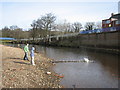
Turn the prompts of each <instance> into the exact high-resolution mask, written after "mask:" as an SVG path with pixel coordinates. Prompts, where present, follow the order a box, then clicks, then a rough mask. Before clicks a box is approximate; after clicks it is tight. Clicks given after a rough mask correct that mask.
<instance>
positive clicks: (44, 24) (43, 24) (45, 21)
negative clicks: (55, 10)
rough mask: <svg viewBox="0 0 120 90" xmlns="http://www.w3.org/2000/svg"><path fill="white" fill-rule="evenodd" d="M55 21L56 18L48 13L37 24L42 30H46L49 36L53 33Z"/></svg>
mask: <svg viewBox="0 0 120 90" xmlns="http://www.w3.org/2000/svg"><path fill="white" fill-rule="evenodd" d="M55 20H56V16H54V15H53V14H52V13H48V14H46V15H44V16H42V17H41V18H40V19H38V20H37V24H38V27H39V28H40V29H41V30H46V31H47V32H46V33H47V34H46V35H48V32H49V31H51V29H52V27H53V24H54V22H55Z"/></svg>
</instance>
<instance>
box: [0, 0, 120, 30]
mask: <svg viewBox="0 0 120 90" xmlns="http://www.w3.org/2000/svg"><path fill="white" fill-rule="evenodd" d="M88 1H89V2H88ZM118 1H119V0H43V1H42V0H23V1H22V0H18V1H15V0H1V1H0V13H1V14H0V21H2V22H0V29H1V28H3V27H4V26H8V27H9V26H11V25H17V26H18V27H20V28H24V29H28V28H30V24H31V23H32V21H33V20H37V19H38V18H40V17H41V15H45V14H46V13H53V14H54V15H55V16H56V17H57V22H62V21H64V20H66V21H67V22H70V23H73V22H81V23H82V24H84V23H85V22H98V21H102V19H107V18H109V17H110V16H111V13H116V14H117V13H118Z"/></svg>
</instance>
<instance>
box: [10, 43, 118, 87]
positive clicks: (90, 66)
mask: <svg viewBox="0 0 120 90" xmlns="http://www.w3.org/2000/svg"><path fill="white" fill-rule="evenodd" d="M8 45H9V46H13V47H17V46H18V45H17V44H14V45H13V44H8ZM19 47H21V48H23V45H20V46H19ZM35 48H36V50H37V51H38V52H40V53H43V54H44V55H46V57H48V58H51V59H54V60H75V61H77V60H81V61H82V60H84V58H88V59H89V60H90V61H93V62H88V63H87V62H66V63H56V65H55V66H54V68H53V70H54V71H55V72H57V73H59V74H63V75H64V78H62V79H61V82H60V84H61V85H63V86H64V87H65V88H73V87H74V88H118V55H115V54H108V53H102V52H98V51H88V50H86V49H79V48H67V47H45V46H40V45H35Z"/></svg>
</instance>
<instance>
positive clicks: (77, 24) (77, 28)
mask: <svg viewBox="0 0 120 90" xmlns="http://www.w3.org/2000/svg"><path fill="white" fill-rule="evenodd" d="M72 27H73V30H74V32H79V31H80V29H82V24H81V23H80V22H75V23H73V24H72Z"/></svg>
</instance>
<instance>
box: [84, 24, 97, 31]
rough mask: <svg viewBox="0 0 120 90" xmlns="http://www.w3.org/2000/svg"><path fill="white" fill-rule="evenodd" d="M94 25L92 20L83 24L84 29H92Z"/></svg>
mask: <svg viewBox="0 0 120 90" xmlns="http://www.w3.org/2000/svg"><path fill="white" fill-rule="evenodd" d="M94 26H95V23H94V22H87V23H86V24H85V30H93V29H94Z"/></svg>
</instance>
